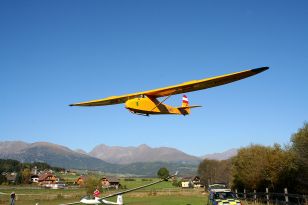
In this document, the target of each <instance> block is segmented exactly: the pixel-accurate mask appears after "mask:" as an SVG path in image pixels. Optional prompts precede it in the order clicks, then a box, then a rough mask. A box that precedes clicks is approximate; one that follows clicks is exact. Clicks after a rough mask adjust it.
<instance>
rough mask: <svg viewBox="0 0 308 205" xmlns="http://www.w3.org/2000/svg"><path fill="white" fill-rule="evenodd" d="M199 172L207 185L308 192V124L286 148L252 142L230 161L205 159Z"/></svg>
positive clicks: (240, 189)
mask: <svg viewBox="0 0 308 205" xmlns="http://www.w3.org/2000/svg"><path fill="white" fill-rule="evenodd" d="M198 173H199V175H200V177H201V180H202V182H203V183H204V184H205V185H208V184H211V183H214V182H224V183H226V184H228V185H229V186H230V187H231V188H233V189H237V190H239V191H243V190H244V189H246V190H247V191H249V190H250V191H252V190H257V191H260V192H264V190H265V188H269V190H270V191H272V192H282V190H283V189H284V188H286V187H287V188H288V190H289V192H290V193H291V192H292V193H301V194H307V193H308V123H304V126H303V127H302V128H300V129H299V130H298V131H297V132H296V133H295V134H293V135H292V136H291V139H290V143H289V145H286V146H284V147H282V146H281V145H279V144H274V145H273V146H263V145H250V146H248V147H244V148H241V149H239V150H238V154H237V155H236V156H235V157H233V158H231V159H229V160H222V161H217V160H208V159H205V160H203V161H202V162H201V163H200V165H199V167H198Z"/></svg>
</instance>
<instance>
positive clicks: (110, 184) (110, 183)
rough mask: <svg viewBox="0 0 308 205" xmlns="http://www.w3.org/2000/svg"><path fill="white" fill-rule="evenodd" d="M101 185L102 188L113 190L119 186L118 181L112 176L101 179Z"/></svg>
mask: <svg viewBox="0 0 308 205" xmlns="http://www.w3.org/2000/svg"><path fill="white" fill-rule="evenodd" d="M101 184H102V187H103V188H115V189H118V188H119V186H120V181H119V179H118V178H117V177H114V176H104V177H103V178H101Z"/></svg>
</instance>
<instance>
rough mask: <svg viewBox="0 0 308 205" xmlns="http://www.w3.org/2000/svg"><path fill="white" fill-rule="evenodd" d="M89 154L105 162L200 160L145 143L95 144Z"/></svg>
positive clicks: (189, 161) (171, 149)
mask: <svg viewBox="0 0 308 205" xmlns="http://www.w3.org/2000/svg"><path fill="white" fill-rule="evenodd" d="M89 154H90V155H91V156H93V157H96V158H99V159H101V160H104V161H106V162H109V163H116V164H131V163H137V162H187V163H191V164H199V162H200V158H198V157H195V156H191V155H188V154H185V153H184V152H182V151H180V150H177V149H174V148H169V147H159V148H151V147H149V146H147V145H145V144H142V145H140V146H138V147H119V146H107V145H104V144H101V145H98V146H96V147H95V148H94V149H93V150H92V151H91V152H90V153H89Z"/></svg>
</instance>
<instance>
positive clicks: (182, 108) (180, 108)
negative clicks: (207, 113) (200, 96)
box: [177, 105, 202, 110]
mask: <svg viewBox="0 0 308 205" xmlns="http://www.w3.org/2000/svg"><path fill="white" fill-rule="evenodd" d="M196 107H202V106H201V105H190V106H187V107H177V109H179V110H185V109H187V108H196Z"/></svg>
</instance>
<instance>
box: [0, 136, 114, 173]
mask: <svg viewBox="0 0 308 205" xmlns="http://www.w3.org/2000/svg"><path fill="white" fill-rule="evenodd" d="M0 158H3V159H16V160H18V161H20V162H46V163H48V164H50V165H52V166H57V167H63V168H78V169H93V168H95V169H97V170H99V169H103V168H104V169H105V170H106V171H111V170H112V169H113V168H114V166H113V165H112V164H110V163H107V162H104V161H102V160H99V159H97V158H94V157H91V156H89V155H87V154H81V153H78V152H74V151H72V150H70V149H69V148H67V147H64V146H61V145H56V144H52V143H48V142H36V143H31V144H29V143H24V142H14V141H10V142H0Z"/></svg>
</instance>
